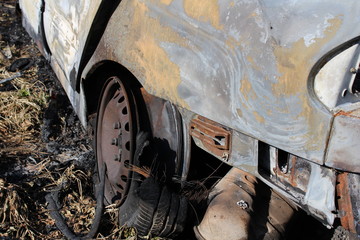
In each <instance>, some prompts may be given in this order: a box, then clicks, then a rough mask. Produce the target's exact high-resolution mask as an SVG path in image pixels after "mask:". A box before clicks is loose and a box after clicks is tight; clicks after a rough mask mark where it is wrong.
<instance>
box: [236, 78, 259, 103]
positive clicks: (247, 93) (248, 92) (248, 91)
mask: <svg viewBox="0 0 360 240" xmlns="http://www.w3.org/2000/svg"><path fill="white" fill-rule="evenodd" d="M240 92H241V93H242V95H243V96H244V98H245V100H246V101H249V100H250V99H256V98H257V96H256V94H255V92H254V91H253V88H252V84H251V81H249V78H248V76H245V77H244V78H243V79H241V86H240Z"/></svg>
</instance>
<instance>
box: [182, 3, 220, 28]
mask: <svg viewBox="0 0 360 240" xmlns="http://www.w3.org/2000/svg"><path fill="white" fill-rule="evenodd" d="M184 9H185V13H186V14H187V15H188V16H189V17H191V18H193V19H196V20H198V21H201V22H210V23H211V25H212V26H213V27H214V28H216V29H222V28H223V26H222V25H221V24H220V11H219V3H218V0H184Z"/></svg>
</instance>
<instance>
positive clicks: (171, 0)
mask: <svg viewBox="0 0 360 240" xmlns="http://www.w3.org/2000/svg"><path fill="white" fill-rule="evenodd" d="M160 2H161V3H162V4H165V5H168V6H169V5H170V4H171V3H172V2H173V0H160Z"/></svg>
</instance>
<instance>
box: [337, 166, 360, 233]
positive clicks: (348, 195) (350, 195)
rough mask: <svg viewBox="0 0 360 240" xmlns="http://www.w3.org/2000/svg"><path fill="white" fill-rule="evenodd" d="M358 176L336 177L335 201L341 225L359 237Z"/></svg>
mask: <svg viewBox="0 0 360 240" xmlns="http://www.w3.org/2000/svg"><path fill="white" fill-rule="evenodd" d="M359 183H360V176H359V175H358V174H351V173H340V174H339V175H338V177H337V186H336V191H337V199H338V208H339V216H340V220H341V225H342V226H343V227H344V228H345V229H347V230H349V231H350V232H353V233H357V234H358V235H360V187H359Z"/></svg>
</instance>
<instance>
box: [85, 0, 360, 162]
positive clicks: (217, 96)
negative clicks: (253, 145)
mask: <svg viewBox="0 0 360 240" xmlns="http://www.w3.org/2000/svg"><path fill="white" fill-rule="evenodd" d="M359 10H360V3H358V2H353V1H342V2H341V3H339V2H338V1H335V0H333V1H329V0H328V1H317V2H309V1H305V2H304V1H294V2H291V4H289V2H287V1H285V0H283V1H276V2H274V1H261V2H260V1H251V2H249V1H236V2H234V1H230V0H226V1H221V2H220V1H201V2H199V3H198V2H197V3H193V2H191V4H190V3H189V2H188V1H180V0H173V1H164V0H163V1H160V0H157V1H146V0H132V1H123V2H122V3H121V4H120V6H119V8H118V9H117V10H116V11H115V13H114V15H113V17H112V19H111V20H110V22H109V25H108V28H107V30H106V32H105V34H104V36H103V38H102V41H101V43H100V45H99V46H98V50H97V51H96V53H95V56H94V57H93V58H92V59H91V61H90V64H89V65H88V67H87V70H86V71H85V73H86V72H87V71H89V70H90V69H91V66H92V65H93V64H95V63H98V62H101V61H103V60H108V59H110V60H114V61H117V62H120V63H121V64H123V65H125V66H126V67H127V68H128V69H129V70H130V71H131V72H132V73H133V74H134V75H135V76H136V77H137V78H138V79H139V80H140V81H141V83H142V84H143V85H144V87H145V88H146V89H147V91H149V92H150V93H152V94H155V95H157V96H159V97H162V98H165V99H168V100H170V101H172V102H174V103H175V104H177V105H179V106H182V107H185V108H187V109H189V110H192V111H193V112H195V113H197V114H199V115H202V116H206V117H207V118H210V119H211V120H214V121H216V122H219V123H221V124H223V125H225V126H228V127H230V128H232V129H235V130H237V131H239V132H242V133H245V134H247V135H249V136H253V137H255V138H257V139H260V140H262V141H264V142H267V143H270V144H272V145H274V146H276V147H278V148H281V149H284V150H286V151H288V152H291V153H293V154H294V155H297V156H300V157H303V158H306V159H309V160H311V161H313V162H316V163H320V164H323V162H324V153H325V149H326V144H327V140H328V136H329V132H330V129H331V121H332V113H331V112H330V111H329V110H328V109H326V108H325V107H324V105H323V104H322V103H321V102H320V101H319V99H318V98H317V97H316V95H315V93H314V92H313V79H312V78H311V77H309V76H310V75H311V73H312V71H313V69H312V68H313V66H314V65H315V64H316V63H317V62H319V61H320V60H321V61H323V59H322V58H323V56H324V55H325V54H327V53H328V52H330V51H331V50H332V49H334V48H336V47H338V46H339V45H341V44H342V43H344V42H345V41H348V40H350V39H353V38H355V37H357V36H359V35H360V34H359V30H356V29H354V28H351V27H350V26H351V25H352V24H353V21H354V18H357V17H358V14H357V13H358V12H359ZM84 76H86V75H84Z"/></svg>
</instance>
